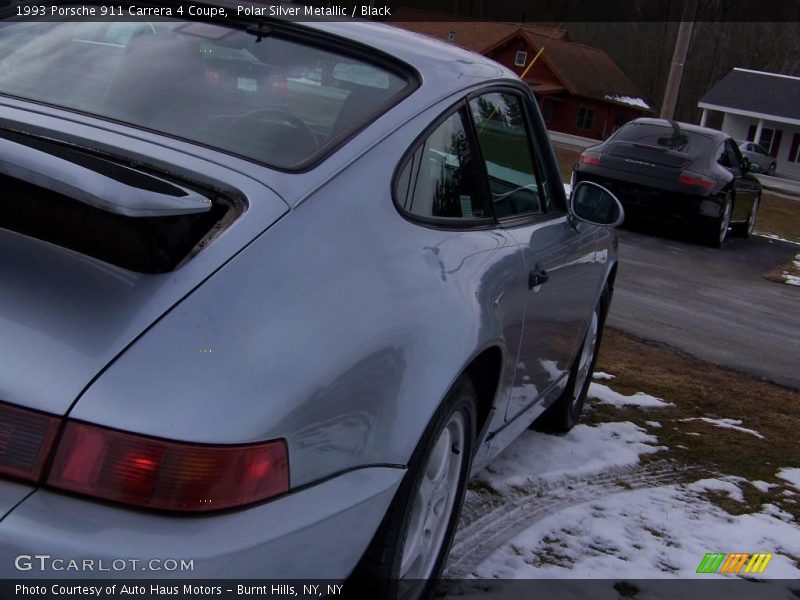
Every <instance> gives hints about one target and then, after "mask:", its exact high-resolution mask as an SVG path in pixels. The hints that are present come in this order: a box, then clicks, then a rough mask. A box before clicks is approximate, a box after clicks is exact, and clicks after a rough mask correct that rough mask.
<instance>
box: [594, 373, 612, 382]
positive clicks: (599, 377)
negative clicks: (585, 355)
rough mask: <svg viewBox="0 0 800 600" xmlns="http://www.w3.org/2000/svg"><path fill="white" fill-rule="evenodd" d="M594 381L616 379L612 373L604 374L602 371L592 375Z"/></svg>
mask: <svg viewBox="0 0 800 600" xmlns="http://www.w3.org/2000/svg"><path fill="white" fill-rule="evenodd" d="M592 379H597V380H598V381H611V380H612V379H614V375H611V374H610V373H603V372H602V371H595V372H594V373H592Z"/></svg>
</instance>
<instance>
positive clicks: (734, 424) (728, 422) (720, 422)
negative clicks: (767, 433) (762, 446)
mask: <svg viewBox="0 0 800 600" xmlns="http://www.w3.org/2000/svg"><path fill="white" fill-rule="evenodd" d="M687 421H703V422H704V423H708V424H710V425H713V426H714V427H721V428H722V429H735V430H736V431H741V432H742V433H749V434H750V435H754V436H756V437H757V438H759V439H762V440H763V439H764V436H763V435H761V434H760V433H758V432H757V431H754V430H753V429H747V428H746V427H740V425H741V424H742V421H741V420H740V419H710V418H709V417H692V418H690V419H681V422H682V423H685V422H687Z"/></svg>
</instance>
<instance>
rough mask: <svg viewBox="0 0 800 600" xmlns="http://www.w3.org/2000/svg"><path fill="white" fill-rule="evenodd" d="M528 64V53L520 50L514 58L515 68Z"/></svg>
mask: <svg viewBox="0 0 800 600" xmlns="http://www.w3.org/2000/svg"><path fill="white" fill-rule="evenodd" d="M527 62H528V53H527V52H525V51H524V50H518V51H517V53H516V55H515V56H514V66H517V67H524V66H525V65H526V64H527Z"/></svg>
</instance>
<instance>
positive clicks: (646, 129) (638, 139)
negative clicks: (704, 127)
mask: <svg viewBox="0 0 800 600" xmlns="http://www.w3.org/2000/svg"><path fill="white" fill-rule="evenodd" d="M614 140H616V141H622V142H632V143H635V144H644V145H647V146H661V147H663V148H667V149H668V150H675V151H677V152H683V153H684V154H689V155H691V156H699V155H700V154H704V153H708V152H711V150H713V146H714V142H713V141H712V139H711V138H710V137H708V136H705V135H703V134H701V133H696V132H694V131H687V130H685V129H682V128H681V127H680V126H679V125H678V124H677V123H676V124H675V126H674V127H670V126H668V125H654V124H651V123H628V124H627V125H625V126H624V127H623V128H622V129H620V130H619V131H618V132H617V133H616V134H615V135H614Z"/></svg>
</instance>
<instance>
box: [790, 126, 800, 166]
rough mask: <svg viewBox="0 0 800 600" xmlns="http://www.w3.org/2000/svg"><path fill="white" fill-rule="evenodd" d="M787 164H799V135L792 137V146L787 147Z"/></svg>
mask: <svg viewBox="0 0 800 600" xmlns="http://www.w3.org/2000/svg"><path fill="white" fill-rule="evenodd" d="M789 162H800V133H795V134H794V136H792V145H791V146H789Z"/></svg>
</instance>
